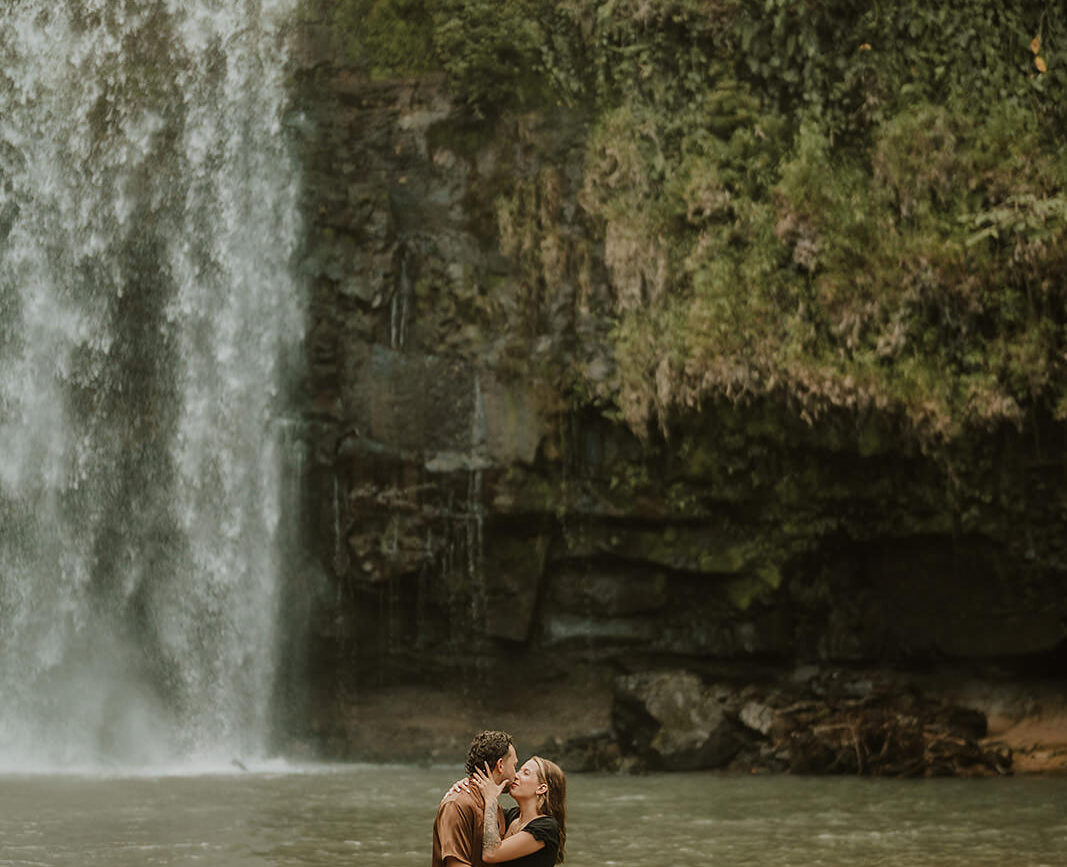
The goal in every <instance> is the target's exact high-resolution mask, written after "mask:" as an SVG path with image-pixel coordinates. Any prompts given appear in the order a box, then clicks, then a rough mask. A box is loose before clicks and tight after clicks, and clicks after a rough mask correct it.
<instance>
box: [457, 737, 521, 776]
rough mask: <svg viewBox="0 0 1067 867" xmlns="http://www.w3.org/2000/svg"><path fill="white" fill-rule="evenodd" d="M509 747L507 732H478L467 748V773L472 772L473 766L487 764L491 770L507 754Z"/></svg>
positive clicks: (509, 741)
mask: <svg viewBox="0 0 1067 867" xmlns="http://www.w3.org/2000/svg"><path fill="white" fill-rule="evenodd" d="M509 747H511V735H509V734H508V733H507V732H479V733H478V734H476V735H475V736H474V740H473V741H471V746H470V749H469V750H467V774H468V776H469V775H470V774H473V773H474V769H475V768H480V767H482V766H483V765H489V770H490V771H492V769H493V768H495V767H496V763H497V762H498V761H500V760H501V759H502V758H504V757H505V756H506V755H507V754H508V748H509Z"/></svg>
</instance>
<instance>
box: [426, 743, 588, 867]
mask: <svg viewBox="0 0 1067 867" xmlns="http://www.w3.org/2000/svg"><path fill="white" fill-rule="evenodd" d="M518 761H519V760H518V756H517V755H516V753H515V745H514V743H512V740H511V735H509V734H508V733H507V732H496V731H484V732H481V733H480V734H478V735H476V736H475V738H474V740H473V741H471V745H470V749H469V750H468V751H467V777H466V779H463V780H460V781H459V782H457V783H456V784H455V785H454V786H452V788H451V789H449V790H448V791H447V792H446V793H445V796H444V797H443V798H442V799H441V804H440V806H438V808H437V817H436V818H435V819H434V823H433V862H432V867H482V865H484V864H501V863H506V864H507V865H508V867H553V865H555V864H559V863H561V862H562V861H563V851H564V846H565V844H566V842H567V813H566V799H567V778H566V777H565V776H564V774H563V771H561V770H560V768H559V765H557V764H556V763H555V762H550V761H549V760H548V759H543V758H541V757H540V756H533V757H532V758H530V759H528V760H527V761H526V762H525V763H523V765H522V767H517V766H518ZM504 793H507V794H509V795H511V797H512V799H513V800H514V801H515V804H516V806H514V807H511V808H509V809H507V810H505V809H503V808H502V807H501V806H500V804H499V802H498V799H499V797H500V795H501V794H504Z"/></svg>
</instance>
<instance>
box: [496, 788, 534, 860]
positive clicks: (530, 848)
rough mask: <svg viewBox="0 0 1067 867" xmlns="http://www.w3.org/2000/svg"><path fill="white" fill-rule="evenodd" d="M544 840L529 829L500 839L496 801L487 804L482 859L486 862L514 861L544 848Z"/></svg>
mask: <svg viewBox="0 0 1067 867" xmlns="http://www.w3.org/2000/svg"><path fill="white" fill-rule="evenodd" d="M544 848H545V844H544V841H542V840H538V839H537V838H536V837H534V835H533V834H531V833H530V832H529V831H519V832H518V833H517V834H512V835H511V836H510V837H508V839H506V840H501V839H500V828H499V826H498V822H497V809H496V801H493V802H492V804H490V803H488V802H487V803H486V805H485V823H484V825H483V826H482V860H483V861H484V862H485V863H486V864H499V863H500V862H501V861H513V860H514V859H516V858H521V857H522V856H523V855H530V854H532V853H534V852H536V851H537V850H538V849H544Z"/></svg>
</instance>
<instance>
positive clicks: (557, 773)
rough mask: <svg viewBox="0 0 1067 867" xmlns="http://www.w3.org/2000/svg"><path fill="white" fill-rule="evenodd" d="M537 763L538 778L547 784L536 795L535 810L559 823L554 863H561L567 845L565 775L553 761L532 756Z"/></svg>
mask: <svg viewBox="0 0 1067 867" xmlns="http://www.w3.org/2000/svg"><path fill="white" fill-rule="evenodd" d="M533 760H534V764H536V765H537V777H538V779H539V780H540V781H541V782H542V783H544V784H545V785H546V786H548V789H547V791H545V792H544V794H541V795H538V796H537V812H538V813H543V814H544V815H546V816H551V817H552V818H553V819H555V820H556V824H557V825H559V851H558V852H557V853H556V863H557V864H561V863H563V850H564V847H565V846H566V845H567V777H566V775H565V774H564V773H563V769H562V768H560V766H559V765H557V764H556V763H555V762H551V761H549V760H548V759H542V758H541V757H540V756H534V757H533Z"/></svg>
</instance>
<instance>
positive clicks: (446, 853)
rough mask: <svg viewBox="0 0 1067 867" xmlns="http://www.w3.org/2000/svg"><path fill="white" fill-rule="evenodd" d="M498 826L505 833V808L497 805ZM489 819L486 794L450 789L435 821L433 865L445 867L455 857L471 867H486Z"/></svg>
mask: <svg viewBox="0 0 1067 867" xmlns="http://www.w3.org/2000/svg"><path fill="white" fill-rule="evenodd" d="M496 809H497V822H498V827H499V828H500V829H501V833H503V828H504V811H503V810H502V809H501V808H500V806H499V805H497V808H496ZM484 821H485V798H483V797H482V793H481V792H479V791H477V790H474V791H471V792H457V793H455V794H453V793H452V792H448V793H447V794H446V795H445V796H444V797H443V798H442V799H441V804H440V806H439V807H438V808H437V817H436V818H435V819H434V821H433V861H432V862H431V867H444V864H445V859H446V858H455V859H456V860H457V861H459V862H461V863H463V864H470V865H471V867H484V862H483V861H482V830H483V828H482V823H483V822H484Z"/></svg>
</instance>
